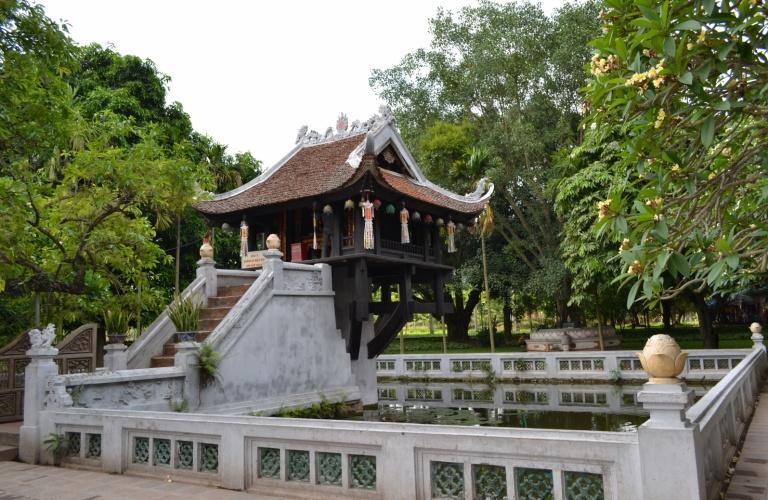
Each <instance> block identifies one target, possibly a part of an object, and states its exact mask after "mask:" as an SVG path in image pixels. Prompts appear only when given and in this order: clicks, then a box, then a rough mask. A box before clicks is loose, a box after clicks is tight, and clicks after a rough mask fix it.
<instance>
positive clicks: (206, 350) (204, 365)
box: [195, 344, 221, 387]
mask: <svg viewBox="0 0 768 500" xmlns="http://www.w3.org/2000/svg"><path fill="white" fill-rule="evenodd" d="M220 362H221V354H219V353H218V352H216V351H215V350H214V349H213V347H211V345H210V344H203V345H201V346H200V349H199V350H198V351H197V363H196V365H195V366H196V367H197V368H198V369H199V370H200V383H201V384H202V386H203V387H207V386H209V385H211V384H213V383H214V382H216V381H217V380H218V376H219V363H220Z"/></svg>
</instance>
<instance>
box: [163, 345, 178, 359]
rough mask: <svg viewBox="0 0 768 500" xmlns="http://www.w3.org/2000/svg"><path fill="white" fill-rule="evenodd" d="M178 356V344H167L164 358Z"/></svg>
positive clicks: (164, 346)
mask: <svg viewBox="0 0 768 500" xmlns="http://www.w3.org/2000/svg"><path fill="white" fill-rule="evenodd" d="M175 354H176V344H175V343H173V342H167V343H165V344H164V345H163V354H162V355H163V356H174V355H175Z"/></svg>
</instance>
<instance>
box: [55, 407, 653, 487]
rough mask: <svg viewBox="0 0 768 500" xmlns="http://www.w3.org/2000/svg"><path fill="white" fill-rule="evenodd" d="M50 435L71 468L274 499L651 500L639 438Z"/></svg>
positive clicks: (323, 432)
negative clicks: (599, 499)
mask: <svg viewBox="0 0 768 500" xmlns="http://www.w3.org/2000/svg"><path fill="white" fill-rule="evenodd" d="M41 425H42V427H43V429H44V430H43V432H44V433H50V432H56V433H59V434H62V435H64V436H66V437H68V438H69V443H70V449H69V450H68V454H67V456H65V457H64V458H63V460H62V462H63V465H65V466H66V465H69V464H72V465H77V466H78V467H83V466H89V467H91V468H94V469H97V470H103V471H105V472H113V473H129V474H144V475H147V474H148V475H155V476H158V477H163V478H165V477H171V478H177V479H184V478H186V479H188V480H194V481H204V482H206V483H207V484H211V485H218V486H221V487H224V488H228V489H238V490H239V489H245V490H248V491H252V492H255V493H263V494H269V495H270V496H304V497H311V498H316V499H325V498H328V499H330V498H334V499H335V498H339V497H342V498H384V499H399V498H500V497H502V496H506V497H508V498H547V497H550V498H554V499H557V500H563V499H566V498H593V497H594V495H596V494H598V493H602V494H603V495H604V496H605V498H610V499H618V498H621V499H623V500H634V499H640V498H643V497H642V493H641V492H642V486H641V484H640V476H639V474H638V470H639V468H640V464H639V462H638V453H637V450H638V443H637V434H636V433H617V432H594V431H589V432H587V431H558V430H535V429H512V428H473V427H454V426H438V425H417V424H393V423H380V422H356V421H323V420H302V419H283V418H268V417H235V416H219V415H195V414H184V415H181V414H173V413H157V412H132V411H114V410H89V409H69V410H60V411H49V412H45V413H44V415H43V417H42V422H41ZM43 458H44V460H50V457H49V456H46V455H45V453H44V456H43Z"/></svg>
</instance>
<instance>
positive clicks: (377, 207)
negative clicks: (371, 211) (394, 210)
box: [373, 198, 381, 210]
mask: <svg viewBox="0 0 768 500" xmlns="http://www.w3.org/2000/svg"><path fill="white" fill-rule="evenodd" d="M379 207H381V200H380V199H378V198H376V199H375V200H373V208H375V209H376V210H378V209H379Z"/></svg>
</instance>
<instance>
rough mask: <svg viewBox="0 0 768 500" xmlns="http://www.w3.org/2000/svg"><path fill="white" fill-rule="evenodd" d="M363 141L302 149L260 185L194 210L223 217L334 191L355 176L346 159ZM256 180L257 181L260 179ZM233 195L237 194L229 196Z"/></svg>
mask: <svg viewBox="0 0 768 500" xmlns="http://www.w3.org/2000/svg"><path fill="white" fill-rule="evenodd" d="M364 139H365V135H363V134H359V135H356V136H353V137H348V138H345V139H340V140H338V141H334V142H329V143H325V144H315V145H306V146H303V147H302V148H300V149H299V150H298V151H296V152H295V153H294V154H293V156H291V157H290V158H288V160H286V161H285V162H284V163H283V164H282V165H279V166H278V168H276V169H274V171H267V172H265V175H264V176H262V177H264V178H263V179H262V180H261V182H256V183H253V185H252V186H250V187H248V188H247V189H244V190H233V191H230V192H229V193H224V194H222V195H220V196H217V197H216V198H214V199H213V200H208V201H201V202H199V203H197V204H195V208H196V209H197V210H199V211H200V212H202V213H204V214H209V215H214V214H226V213H230V212H238V211H240V210H245V209H248V208H254V207H262V206H266V205H274V204H276V203H284V202H287V201H291V200H297V199H301V198H308V197H310V196H317V195H319V194H322V193H325V192H328V191H332V190H334V189H337V188H339V187H341V186H342V185H343V184H344V182H346V181H347V180H348V179H349V178H350V177H352V175H353V174H354V173H355V168H353V167H351V166H350V165H349V164H348V163H347V158H349V155H350V154H351V153H352V151H353V150H354V149H355V148H356V147H357V146H359V145H360V144H361V142H362V141H363V140H364ZM255 180H256V181H259V178H257V179H255ZM234 191H239V192H237V193H236V194H232V195H231V194H230V193H233V192H234Z"/></svg>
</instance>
